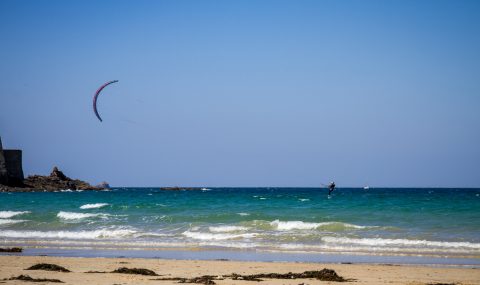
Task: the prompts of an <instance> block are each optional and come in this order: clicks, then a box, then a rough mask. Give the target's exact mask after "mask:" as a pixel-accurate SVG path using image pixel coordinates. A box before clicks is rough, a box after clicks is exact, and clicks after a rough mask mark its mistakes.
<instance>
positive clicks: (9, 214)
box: [0, 211, 31, 219]
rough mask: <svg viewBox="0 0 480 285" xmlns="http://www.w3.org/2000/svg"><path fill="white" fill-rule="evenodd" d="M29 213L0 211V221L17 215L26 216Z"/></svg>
mask: <svg viewBox="0 0 480 285" xmlns="http://www.w3.org/2000/svg"><path fill="white" fill-rule="evenodd" d="M28 213H31V212H30V211H0V219H8V218H11V217H15V216H18V215H23V214H28Z"/></svg>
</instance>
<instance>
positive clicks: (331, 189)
mask: <svg viewBox="0 0 480 285" xmlns="http://www.w3.org/2000/svg"><path fill="white" fill-rule="evenodd" d="M333 190H335V182H333V181H332V182H330V184H328V196H330V194H332V192H333Z"/></svg>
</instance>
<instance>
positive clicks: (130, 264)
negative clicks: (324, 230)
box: [0, 255, 480, 285]
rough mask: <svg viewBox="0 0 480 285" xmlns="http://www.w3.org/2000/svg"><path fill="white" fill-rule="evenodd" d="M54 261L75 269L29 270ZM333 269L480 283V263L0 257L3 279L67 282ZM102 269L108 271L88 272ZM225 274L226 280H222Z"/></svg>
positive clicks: (368, 280) (385, 277) (402, 280)
mask: <svg viewBox="0 0 480 285" xmlns="http://www.w3.org/2000/svg"><path fill="white" fill-rule="evenodd" d="M39 263H49V264H56V265H59V266H63V267H65V268H67V269H69V270H70V271H71V272H68V273H65V272H52V271H42V270H25V269H26V268H28V267H30V266H32V265H35V264H39ZM121 267H127V268H143V269H148V270H152V271H154V272H155V273H156V274H158V275H159V276H143V275H132V274H118V273H112V271H114V270H116V269H118V268H121ZM324 268H327V269H332V270H334V271H335V272H336V273H337V274H338V275H339V276H341V277H343V278H345V279H347V280H348V281H347V282H345V283H342V284H373V285H375V284H387V283H389V284H410V285H414V284H415V285H420V284H436V283H443V284H462V285H467V284H472V285H474V284H480V269H478V268H458V267H456V268H447V267H441V268H440V267H431V266H425V265H415V266H413V265H392V264H356V263H352V264H335V263H311V262H309V263H304V262H260V261H248V262H246V261H230V260H173V259H153V258H150V259H148V258H99V257H92V258H84V257H53V256H20V255H2V256H0V279H2V280H3V279H8V278H11V277H16V276H19V275H29V276H31V277H32V278H49V279H58V280H61V281H63V282H65V284H80V285H81V284H109V285H111V284H178V280H154V279H158V278H166V279H168V278H176V277H179V278H194V277H200V276H204V275H211V276H215V277H214V278H216V279H214V282H215V283H216V284H252V281H246V280H234V279H232V278H231V277H226V275H231V274H232V273H236V274H241V275H250V274H260V273H280V274H285V273H288V272H293V273H302V272H305V271H312V270H322V269H324ZM88 271H97V272H103V273H96V274H92V273H86V272H88ZM217 279H222V280H217ZM262 280H263V281H260V282H255V283H260V284H295V285H297V284H302V283H304V284H340V283H338V282H333V281H320V280H317V279H314V278H304V279H301V278H300V279H291V280H290V279H275V278H263V279H262ZM3 282H5V283H6V284H24V282H23V281H19V280H4V281H3Z"/></svg>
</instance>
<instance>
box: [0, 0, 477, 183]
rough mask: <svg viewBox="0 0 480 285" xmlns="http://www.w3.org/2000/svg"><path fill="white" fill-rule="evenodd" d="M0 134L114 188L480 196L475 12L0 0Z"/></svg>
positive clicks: (352, 5)
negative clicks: (399, 189)
mask: <svg viewBox="0 0 480 285" xmlns="http://www.w3.org/2000/svg"><path fill="white" fill-rule="evenodd" d="M109 80H119V82H118V83H117V84H114V85H111V86H109V87H107V88H106V89H105V90H104V92H103V93H102V95H101V96H100V98H99V102H98V108H99V112H100V114H101V116H102V118H103V119H104V121H103V123H100V122H99V121H98V120H97V119H96V117H95V116H94V113H93V111H92V97H93V94H94V92H95V90H96V89H97V88H98V87H99V86H100V85H101V84H103V83H104V82H106V81H109ZM0 136H1V137H2V141H3V144H4V146H5V147H7V148H21V149H23V151H24V152H23V156H24V172H25V174H48V173H49V172H50V170H51V168H52V167H53V166H54V165H57V166H58V167H59V168H60V169H61V170H63V171H64V172H65V173H66V174H67V175H69V176H71V177H75V178H80V179H84V180H87V181H89V182H91V183H98V182H100V181H102V180H106V181H108V182H110V184H112V185H115V186H163V185H181V186H187V185H190V186H318V185H320V183H327V182H329V181H330V180H335V181H336V182H337V185H338V186H340V187H341V186H364V185H370V186H392V187H394V186H405V187H408V186H421V187H427V186H444V187H449V186H453V187H456V186H459V187H461V186H463V187H480V1H456V0H455V1H453V0H452V1H403V0H402V1H278V0H276V1H181V0H180V1H177V0H172V1H133V0H132V1H83V0H82V1H21V0H20V1H16V0H15V1H7V0H0Z"/></svg>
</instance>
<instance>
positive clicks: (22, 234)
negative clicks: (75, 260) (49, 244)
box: [0, 229, 137, 239]
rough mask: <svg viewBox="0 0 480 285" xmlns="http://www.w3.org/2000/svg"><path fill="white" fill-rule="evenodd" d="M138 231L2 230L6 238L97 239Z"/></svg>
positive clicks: (126, 235) (124, 235)
mask: <svg viewBox="0 0 480 285" xmlns="http://www.w3.org/2000/svg"><path fill="white" fill-rule="evenodd" d="M136 232H137V231H134V230H129V229H100V230H94V231H47V232H43V231H13V230H7V231H0V237H5V238H59V239H64V238H66V239H97V238H122V237H128V236H132V235H134V234H135V233H136Z"/></svg>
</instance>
